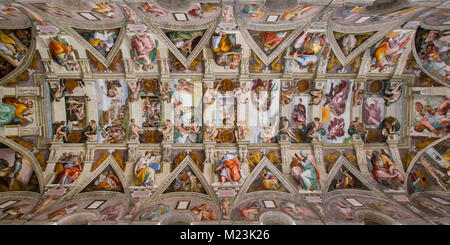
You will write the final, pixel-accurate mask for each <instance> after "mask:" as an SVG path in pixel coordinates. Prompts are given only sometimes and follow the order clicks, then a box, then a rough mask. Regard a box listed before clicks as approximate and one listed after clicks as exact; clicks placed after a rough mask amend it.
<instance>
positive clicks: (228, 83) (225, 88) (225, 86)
mask: <svg viewBox="0 0 450 245" xmlns="http://www.w3.org/2000/svg"><path fill="white" fill-rule="evenodd" d="M233 87H234V86H233V80H231V79H223V80H222V81H220V88H219V89H220V91H221V92H222V93H226V92H230V91H233V89H234V88H233Z"/></svg>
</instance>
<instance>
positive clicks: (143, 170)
mask: <svg viewBox="0 0 450 245" xmlns="http://www.w3.org/2000/svg"><path fill="white" fill-rule="evenodd" d="M160 168H161V163H160V162H159V158H158V157H157V154H155V153H153V152H151V151H147V152H145V155H144V156H142V157H141V159H139V162H138V163H137V164H136V167H135V168H134V175H135V177H134V184H135V185H136V186H145V187H148V186H153V185H154V184H155V183H154V181H155V177H156V176H155V171H156V170H159V169H160Z"/></svg>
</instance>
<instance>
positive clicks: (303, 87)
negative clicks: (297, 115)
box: [295, 79, 309, 93]
mask: <svg viewBox="0 0 450 245" xmlns="http://www.w3.org/2000/svg"><path fill="white" fill-rule="evenodd" d="M295 89H296V90H297V92H299V93H304V92H306V91H308V89H309V81H308V80H305V79H302V80H299V81H297V83H296V84H295Z"/></svg>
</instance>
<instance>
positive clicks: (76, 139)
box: [67, 130, 83, 143]
mask: <svg viewBox="0 0 450 245" xmlns="http://www.w3.org/2000/svg"><path fill="white" fill-rule="evenodd" d="M82 137H83V135H82V134H81V132H80V131H78V130H75V131H72V132H70V134H69V135H68V137H67V138H68V139H69V142H70V143H80V141H81V138H82Z"/></svg>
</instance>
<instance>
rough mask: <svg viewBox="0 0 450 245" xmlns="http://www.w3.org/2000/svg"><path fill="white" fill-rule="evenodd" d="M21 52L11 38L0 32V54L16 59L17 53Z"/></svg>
mask: <svg viewBox="0 0 450 245" xmlns="http://www.w3.org/2000/svg"><path fill="white" fill-rule="evenodd" d="M22 51H23V50H22V49H21V48H20V47H19V45H18V44H17V43H16V41H15V40H14V39H13V38H12V37H10V36H9V35H7V34H6V33H5V32H3V31H2V30H0V52H2V53H4V54H5V55H7V56H10V57H11V58H13V59H18V58H19V56H18V55H19V54H18V53H19V52H22Z"/></svg>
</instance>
